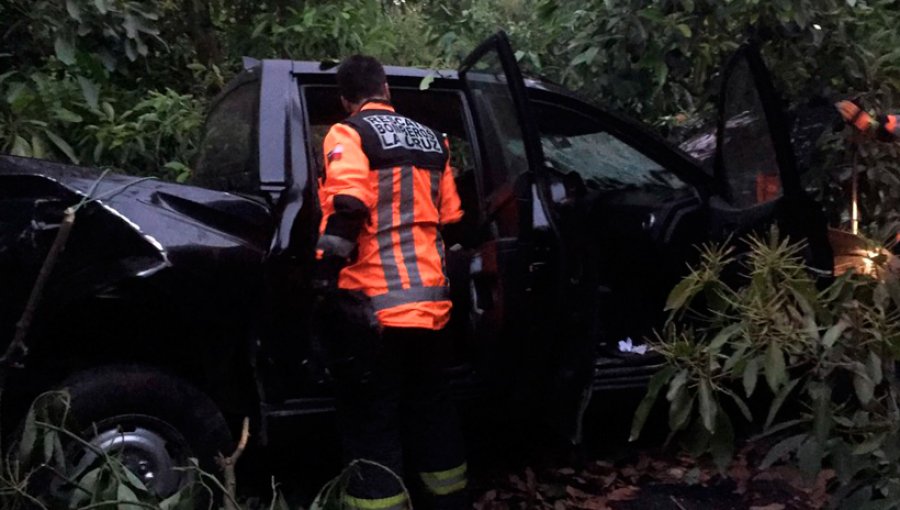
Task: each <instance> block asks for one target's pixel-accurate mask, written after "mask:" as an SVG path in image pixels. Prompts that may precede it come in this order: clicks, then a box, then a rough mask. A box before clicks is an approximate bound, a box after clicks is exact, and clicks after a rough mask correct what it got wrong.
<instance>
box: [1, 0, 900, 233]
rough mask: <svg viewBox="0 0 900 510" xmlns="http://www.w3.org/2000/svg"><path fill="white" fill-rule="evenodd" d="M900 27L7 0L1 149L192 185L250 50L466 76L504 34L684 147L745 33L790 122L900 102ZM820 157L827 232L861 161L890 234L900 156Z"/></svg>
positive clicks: (762, 14) (633, 8)
mask: <svg viewBox="0 0 900 510" xmlns="http://www.w3.org/2000/svg"><path fill="white" fill-rule="evenodd" d="M898 27H900V0H773V1H762V0H582V1H564V0H492V1H491V0H459V1H438V0H333V1H324V0H269V1H266V2H259V1H253V0H37V1H35V0H2V1H0V153H11V154H15V155H23V156H34V157H40V158H49V159H55V160H60V161H69V162H73V163H77V164H82V165H89V166H100V167H112V168H114V169H117V170H120V171H124V172H126V173H130V174H136V175H153V176H158V177H161V178H165V179H173V180H177V181H180V182H185V181H188V180H189V179H190V177H191V165H192V161H193V157H194V155H195V153H196V148H197V145H198V141H199V136H200V134H201V132H202V123H203V118H204V113H205V108H206V107H207V105H208V104H209V103H210V101H211V99H212V98H213V97H215V95H216V93H217V92H218V91H220V90H221V88H222V87H223V85H224V84H225V83H226V82H227V81H228V79H229V78H230V77H231V76H233V75H234V74H235V73H236V72H237V71H238V70H239V69H240V66H241V57H242V56H245V55H246V56H253V57H256V58H274V57H278V58H292V59H298V60H304V59H305V60H327V59H340V58H341V57H343V56H346V55H349V54H352V53H357V52H361V53H368V54H372V55H375V56H377V57H379V58H380V59H382V60H383V61H384V62H386V63H391V64H397V65H412V66H422V67H426V68H432V69H438V68H455V67H456V66H457V65H458V63H459V62H460V60H461V58H463V57H464V56H465V55H466V54H467V53H468V52H469V51H471V50H472V49H473V48H474V47H475V46H476V45H477V43H478V42H479V41H480V40H481V39H483V38H484V37H486V36H488V35H490V34H491V33H493V32H494V31H496V30H498V29H504V30H506V31H507V32H508V33H509V35H510V37H511V39H512V41H513V44H514V47H515V48H516V49H517V53H516V56H517V57H518V58H519V60H520V63H521V64H522V66H523V67H524V69H525V72H526V74H530V75H532V76H539V77H542V78H543V79H546V80H550V81H553V82H557V83H560V84H562V85H564V86H567V87H569V88H571V89H574V90H576V91H578V92H580V93H581V94H582V95H584V96H585V97H587V98H588V99H590V100H593V101H595V102H597V103H600V104H602V105H603V106H605V107H607V108H610V109H614V110H619V111H624V112H625V113H627V114H629V115H631V116H633V117H637V118H639V119H640V120H642V121H644V122H647V123H649V124H652V125H654V126H656V127H657V128H659V129H660V131H661V132H662V134H663V135H664V136H667V137H668V138H669V139H670V140H672V141H674V142H678V141H680V140H682V139H684V138H685V137H686V136H687V135H689V134H691V133H695V132H697V131H700V130H702V129H704V128H706V129H709V126H711V125H712V121H713V119H714V117H713V116H714V105H715V102H714V96H715V93H716V91H717V81H716V78H717V76H718V75H717V70H718V69H720V68H721V65H722V63H723V62H724V61H725V59H726V58H727V57H728V55H729V54H731V53H732V52H733V51H734V50H735V49H736V48H737V47H738V46H739V45H740V44H741V43H742V42H744V41H746V40H748V39H750V38H753V39H755V40H757V41H759V42H761V44H762V48H763V51H764V55H765V57H766V60H767V63H768V64H769V66H770V67H771V69H772V72H773V75H774V77H775V79H776V87H777V88H778V90H780V91H781V92H782V93H783V94H784V97H785V99H786V102H787V104H788V105H789V106H790V107H791V108H792V109H794V110H797V109H802V108H804V107H806V106H807V105H810V104H814V103H816V102H818V103H820V104H821V103H822V102H823V101H829V102H830V101H833V100H835V99H837V98H843V97H853V98H857V99H859V100H861V102H862V103H863V104H864V105H865V106H866V107H869V108H872V109H879V110H884V109H886V110H890V109H892V107H897V106H900V95H898V93H900V30H898ZM820 145H821V146H822V147H823V148H824V149H825V150H824V151H820V152H821V154H820V155H819V157H818V160H817V161H816V164H815V171H814V172H808V175H807V178H806V179H805V180H806V183H807V185H808V187H809V189H810V190H811V191H812V192H813V193H815V194H816V195H818V198H819V199H820V200H822V201H823V202H824V203H826V206H827V209H828V212H829V215H830V217H831V222H832V224H835V225H837V224H840V223H846V222H847V221H848V213H847V200H846V187H847V180H848V179H849V175H850V173H851V168H850V167H851V162H852V160H853V157H852V155H851V154H850V153H851V152H853V151H858V152H859V156H860V157H859V158H858V164H859V168H860V170H861V171H862V172H863V174H862V176H863V179H862V183H861V198H862V200H861V206H862V217H863V219H864V224H863V229H864V231H867V232H868V233H869V234H870V235H873V236H875V237H878V238H881V239H886V238H887V236H888V234H887V233H888V232H896V231H897V228H896V227H897V225H898V220H900V165H897V164H896V162H897V161H898V151H897V148H896V146H890V145H885V144H881V145H874V144H872V145H867V146H859V147H855V146H854V148H853V149H852V150H847V149H846V147H847V143H846V137H844V136H843V135H834V134H830V135H827V136H826V137H825V138H824V139H823V140H822V141H820Z"/></svg>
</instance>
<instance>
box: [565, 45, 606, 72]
mask: <svg viewBox="0 0 900 510" xmlns="http://www.w3.org/2000/svg"><path fill="white" fill-rule="evenodd" d="M599 52H600V48H599V47H597V46H591V47H589V48H588V49H586V50H584V51H582V52H581V53H579V54H578V55H576V56H575V58H573V59H572V62H571V64H570V65H571V66H572V67H575V66H577V65H579V64H590V63H592V62H593V61H594V59H595V58H596V57H597V53H599Z"/></svg>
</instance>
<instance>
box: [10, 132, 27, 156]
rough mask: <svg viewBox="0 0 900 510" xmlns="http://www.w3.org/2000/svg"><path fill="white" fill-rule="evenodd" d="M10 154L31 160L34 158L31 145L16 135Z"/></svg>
mask: <svg viewBox="0 0 900 510" xmlns="http://www.w3.org/2000/svg"><path fill="white" fill-rule="evenodd" d="M10 154H12V155H13V156H21V157H23V158H30V157H31V156H32V150H31V144H29V143H28V140H26V139H24V138H22V137H21V136H19V135H16V138H15V139H14V140H13V146H12V151H11V152H10Z"/></svg>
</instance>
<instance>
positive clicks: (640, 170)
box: [541, 131, 685, 190]
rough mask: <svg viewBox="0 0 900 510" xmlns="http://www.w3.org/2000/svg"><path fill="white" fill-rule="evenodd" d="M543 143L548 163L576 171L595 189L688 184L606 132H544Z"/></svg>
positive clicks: (555, 166) (560, 168)
mask: <svg viewBox="0 0 900 510" xmlns="http://www.w3.org/2000/svg"><path fill="white" fill-rule="evenodd" d="M541 143H542V146H543V148H544V157H545V159H546V162H547V164H548V165H549V166H551V167H552V168H554V169H556V170H558V171H560V172H562V173H570V172H575V173H577V174H578V175H580V176H581V178H582V179H584V181H585V183H586V184H587V186H588V187H591V188H593V189H599V190H617V189H623V188H646V187H666V188H671V189H681V188H683V187H684V186H685V184H684V182H682V181H681V180H680V179H679V178H678V177H676V176H675V175H674V174H673V173H671V172H670V171H668V170H666V169H665V168H663V167H662V166H661V165H659V164H658V163H656V162H655V161H653V160H651V159H650V158H648V157H647V156H645V155H643V154H641V153H640V152H638V151H637V150H635V149H634V148H633V147H631V146H630V145H628V144H626V143H625V142H623V141H621V140H619V139H618V138H616V137H615V136H613V135H611V134H609V133H607V132H605V131H597V132H592V133H586V134H572V135H562V134H543V133H542V135H541Z"/></svg>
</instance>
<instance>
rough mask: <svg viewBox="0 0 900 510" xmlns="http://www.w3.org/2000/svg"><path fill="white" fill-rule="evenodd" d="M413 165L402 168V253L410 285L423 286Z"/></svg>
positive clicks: (400, 226) (400, 229)
mask: <svg viewBox="0 0 900 510" xmlns="http://www.w3.org/2000/svg"><path fill="white" fill-rule="evenodd" d="M413 172H414V170H413V167H411V166H404V167H402V168H400V225H398V226H397V227H398V230H399V231H400V253H401V254H402V255H403V265H405V266H406V274H407V275H408V276H409V286H410V287H421V286H422V276H421V275H420V274H419V261H418V260H416V240H415V239H414V238H413V224H414V223H415V217H416V210H415V205H416V194H415V190H414V189H413Z"/></svg>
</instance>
